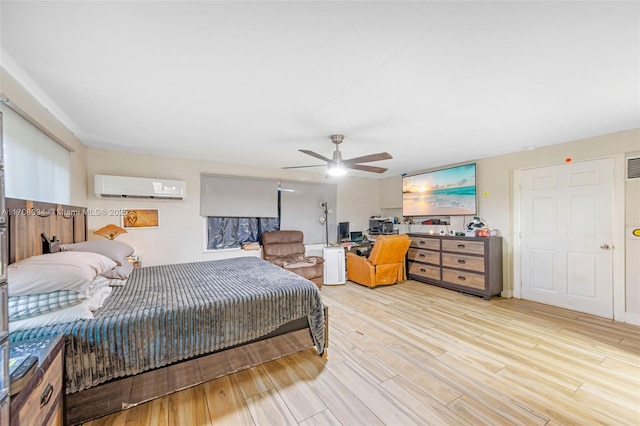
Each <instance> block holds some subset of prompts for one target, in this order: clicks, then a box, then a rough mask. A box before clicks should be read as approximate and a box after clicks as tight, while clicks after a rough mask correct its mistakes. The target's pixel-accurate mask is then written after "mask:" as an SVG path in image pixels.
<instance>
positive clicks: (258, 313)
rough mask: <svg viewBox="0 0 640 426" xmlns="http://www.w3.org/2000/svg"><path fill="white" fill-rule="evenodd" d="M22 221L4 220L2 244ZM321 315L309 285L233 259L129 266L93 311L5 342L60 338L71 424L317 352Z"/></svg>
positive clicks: (252, 261) (321, 347) (321, 349)
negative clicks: (6, 227) (275, 361)
mask: <svg viewBox="0 0 640 426" xmlns="http://www.w3.org/2000/svg"><path fill="white" fill-rule="evenodd" d="M68 216H70V218H71V216H72V215H68ZM28 218H29V217H28V216H25V217H20V216H16V217H14V218H11V217H10V223H9V229H10V246H12V243H17V241H16V236H17V232H16V233H12V229H16V230H17V229H20V228H21V229H25V227H24V226H19V225H18V224H16V223H15V222H16V220H15V219H20V220H26V219H28ZM12 219H14V220H13V222H14V223H12ZM41 219H42V218H41ZM54 220H57V221H59V220H60V218H54ZM50 226H51V225H49V229H50ZM81 226H84V224H81ZM29 227H31V228H33V227H34V226H33V224H31V225H29ZM36 228H37V227H36ZM43 229H44V228H43ZM33 232H37V230H34V231H33ZM85 232H86V231H85ZM12 235H13V237H12ZM59 235H69V236H78V235H80V236H81V237H82V232H80V231H78V230H73V229H72V230H70V231H65V232H59ZM82 239H83V238H75V237H74V238H73V241H72V242H79V241H82ZM62 242H63V243H64V241H62ZM32 254H33V255H37V254H38V253H37V250H36V252H34V253H32ZM12 260H15V259H13V258H12ZM327 318H328V317H327V312H326V308H324V307H323V305H322V301H321V298H320V294H319V291H318V289H317V287H316V286H315V284H313V283H312V282H310V281H308V280H306V279H304V278H302V277H299V276H297V275H295V274H293V273H291V272H289V271H286V270H284V269H282V268H278V267H277V266H275V265H272V264H270V263H268V262H265V261H263V260H262V259H258V258H255V257H241V258H235V259H225V260H216V261H207V262H193V263H184V264H176V265H162V266H152V267H144V268H140V269H136V270H134V271H133V272H132V273H131V274H130V275H129V277H128V279H127V281H126V285H124V286H120V287H114V288H112V289H111V294H110V296H109V297H108V298H107V299H106V301H105V302H104V305H103V306H102V308H100V309H98V310H97V311H95V312H94V315H93V318H91V319H83V320H79V321H76V322H73V323H64V324H50V325H46V326H41V327H38V328H26V329H22V330H17V331H14V332H12V333H11V335H10V339H11V341H14V342H15V341H21V340H26V339H31V338H35V337H40V336H47V335H53V334H62V335H64V336H65V369H66V371H65V384H66V388H65V393H66V395H65V413H66V419H65V422H66V423H67V424H77V423H81V422H83V421H86V420H89V419H92V418H96V417H101V416H103V415H106V414H109V413H112V412H115V411H118V410H121V409H125V408H128V407H131V406H134V405H137V404H139V403H142V402H145V401H148V400H151V399H153V398H156V397H159V396H163V395H167V394H169V393H171V392H175V391H177V390H180V389H184V388H187V387H190V386H194V385H197V384H199V383H203V382H205V381H208V380H212V379H214V378H216V377H220V376H222V375H225V374H229V373H231V372H234V371H237V370H240V369H243V368H246V367H250V366H254V365H257V364H260V363H262V362H266V361H269V360H272V359H275V358H278V357H281V356H285V355H288V354H291V353H294V352H297V351H300V350H305V349H308V348H310V347H315V349H316V350H317V352H318V354H320V355H322V354H324V353H325V350H326V346H327V340H326V331H327Z"/></svg>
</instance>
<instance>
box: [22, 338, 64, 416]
mask: <svg viewBox="0 0 640 426" xmlns="http://www.w3.org/2000/svg"><path fill="white" fill-rule="evenodd" d="M23 355H36V356H37V357H38V367H37V368H36V371H35V373H34V374H33V376H32V377H31V378H30V379H29V380H28V382H27V384H26V385H25V387H24V389H22V390H21V391H20V392H18V393H17V394H15V395H13V396H12V397H11V407H10V411H11V425H16V426H18V425H36V426H39V425H55V426H57V425H62V424H63V410H62V397H63V388H64V383H63V378H62V371H63V363H64V340H63V339H62V338H61V337H59V336H49V337H41V338H37V339H31V340H25V341H22V342H16V343H11V344H10V356H11V357H17V356H23Z"/></svg>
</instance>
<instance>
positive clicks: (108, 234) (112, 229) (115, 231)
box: [93, 223, 127, 240]
mask: <svg viewBox="0 0 640 426" xmlns="http://www.w3.org/2000/svg"><path fill="white" fill-rule="evenodd" d="M93 233H94V234H96V235H100V236H101V237H105V238H106V239H108V240H115V239H116V237H117V236H118V235H120V234H126V233H127V230H126V229H124V228H121V227H119V226H118V225H114V224H113V223H110V224H109V225H107V226H103V227H102V228H100V229H96V230H95V231H93Z"/></svg>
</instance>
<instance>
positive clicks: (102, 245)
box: [60, 240, 133, 265]
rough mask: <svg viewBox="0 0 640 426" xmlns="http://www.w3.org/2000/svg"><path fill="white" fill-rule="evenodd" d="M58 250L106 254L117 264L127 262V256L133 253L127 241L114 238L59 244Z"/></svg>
mask: <svg viewBox="0 0 640 426" xmlns="http://www.w3.org/2000/svg"><path fill="white" fill-rule="evenodd" d="M60 250H62V251H87V252H91V253H98V254H101V255H103V256H107V257H108V258H109V259H111V260H113V261H114V262H116V263H117V264H118V265H123V264H124V263H127V260H126V259H127V256H131V255H132V254H133V247H131V246H130V245H129V244H127V243H123V242H122V241H115V240H95V241H85V242H82V243H74V244H62V245H61V246H60Z"/></svg>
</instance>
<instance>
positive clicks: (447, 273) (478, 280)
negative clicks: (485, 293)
mask: <svg viewBox="0 0 640 426" xmlns="http://www.w3.org/2000/svg"><path fill="white" fill-rule="evenodd" d="M442 281H445V282H448V283H450V284H455V285H459V286H463V287H470V288H475V289H478V290H484V288H485V281H484V275H480V274H474V273H473V272H464V271H454V270H453V269H446V268H442Z"/></svg>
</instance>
